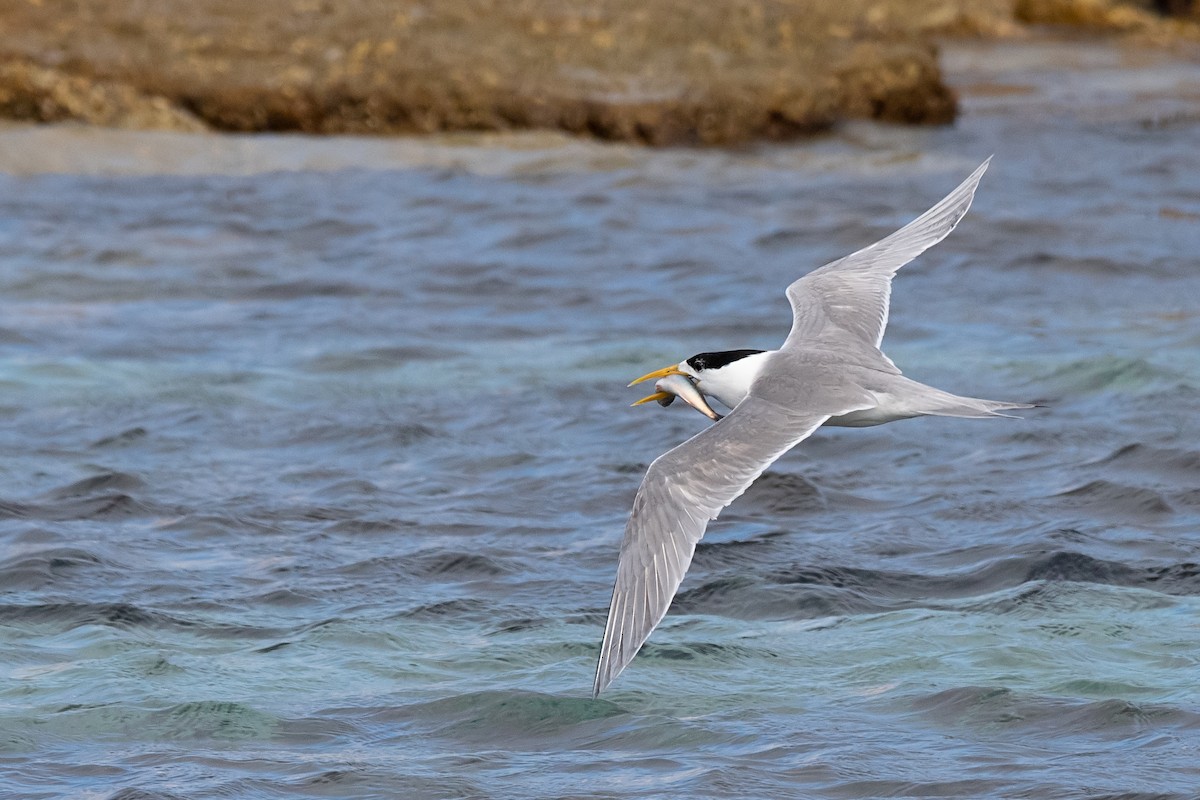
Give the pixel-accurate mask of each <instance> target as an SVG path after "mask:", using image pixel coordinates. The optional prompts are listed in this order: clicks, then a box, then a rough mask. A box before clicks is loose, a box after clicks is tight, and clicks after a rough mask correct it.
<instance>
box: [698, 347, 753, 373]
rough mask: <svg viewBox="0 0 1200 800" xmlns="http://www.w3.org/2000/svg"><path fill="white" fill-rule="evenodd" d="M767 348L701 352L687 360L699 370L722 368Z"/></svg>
mask: <svg viewBox="0 0 1200 800" xmlns="http://www.w3.org/2000/svg"><path fill="white" fill-rule="evenodd" d="M765 352H767V351H766V350H720V351H718V352H715V353H699V354H697V355H694V356H692V357H691V358H689V359H688V360H687V363H688V366H689V367H691V368H692V369H694V370H696V371H697V372H699V371H700V370H703V369H720V368H721V367H723V366H725V365H726V364H732V363H733V362H734V361H739V360H741V359H743V358H745V357H746V356H752V355H756V354H757V353H765Z"/></svg>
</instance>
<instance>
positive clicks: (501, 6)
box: [0, 0, 1192, 144]
mask: <svg viewBox="0 0 1200 800" xmlns="http://www.w3.org/2000/svg"><path fill="white" fill-rule="evenodd" d="M1174 2H1176V3H1180V2H1185V0H1174ZM1110 6H1113V3H1111V2H1108V0H1036V2H1035V0H728V2H721V3H697V2H692V0H590V1H589V2H583V0H438V2H436V3H428V2H427V3H420V2H412V1H411V0H355V2H352V3H350V2H345V3H339V2H335V1H334V0H256V2H245V0H139V2H127V0H12V2H7V3H3V4H0V30H3V31H5V35H4V36H3V38H2V39H0V116H4V117H8V118H12V119H22V120H32V121H39V122H52V121H62V120H77V121H81V122H87V123H94V124H100V125H110V126H121V127H139V128H167V129H179V130H194V129H197V128H199V127H208V128H213V129H217V130H226V131H266V130H272V131H304V132H311V133H346V132H350V133H378V134H385V133H403V132H432V131H442V130H503V129H510V128H556V129H561V130H566V131H571V132H576V133H582V134H590V135H594V136H598V137H601V138H607V139H622V140H634V141H643V142H647V143H651V144H670V143H690V144H730V143H736V142H741V141H746V140H751V139H762V138H768V139H779V138H786V137H791V136H795V135H798V134H803V133H806V132H811V131H815V130H820V129H823V128H826V127H828V126H829V125H831V124H833V123H835V122H836V121H837V120H839V119H843V118H847V117H867V118H873V119H880V120H888V121H897V122H908V123H943V122H948V121H950V120H952V119H953V117H954V114H955V110H956V104H955V98H954V95H953V93H952V92H951V91H950V90H949V89H948V88H947V86H946V84H945V83H944V82H943V80H942V76H941V73H940V71H939V68H938V64H937V58H936V50H935V47H934V45H933V44H932V43H931V41H932V39H931V37H935V36H975V37H987V38H991V37H1001V36H1019V35H1024V30H1025V29H1024V28H1023V27H1022V26H1023V23H1026V22H1032V23H1048V24H1071V25H1084V26H1092V27H1097V28H1100V29H1103V30H1106V31H1112V30H1118V31H1124V30H1129V31H1142V32H1144V31H1145V30H1146V25H1147V24H1151V25H1152V24H1159V23H1162V24H1166V21H1164V20H1161V18H1159V17H1158V16H1157V15H1155V14H1154V13H1153V12H1152V11H1149V10H1146V9H1145V8H1140V7H1139V8H1134V7H1126V6H1124V5H1122V6H1120V8H1119V9H1118V10H1119V12H1120V14H1124V15H1125V17H1122V19H1125V18H1131V19H1135V20H1136V21H1135V22H1133V23H1126V22H1121V23H1119V24H1114V23H1113V22H1112V19H1111V15H1110V16H1108V17H1106V16H1105V15H1104V14H1103V13H1099V12H1097V13H1093V12H1095V11H1096V9H1100V10H1101V11H1103V9H1104V8H1108V7H1110ZM1063 9H1066V11H1063ZM1072 9H1084V11H1083V12H1080V13H1074V12H1073V11H1072ZM1072 14H1074V16H1072ZM1081 15H1082V16H1081ZM1130 15H1133V16H1132V17H1130ZM1118 16H1120V15H1118ZM1170 24H1173V25H1177V26H1183V25H1189V24H1192V23H1182V22H1178V21H1170Z"/></svg>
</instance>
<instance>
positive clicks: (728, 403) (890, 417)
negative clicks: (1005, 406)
mask: <svg viewBox="0 0 1200 800" xmlns="http://www.w3.org/2000/svg"><path fill="white" fill-rule="evenodd" d="M778 353H779V351H778V350H766V351H764V352H761V353H753V354H751V355H748V356H745V357H743V358H739V359H738V360H736V361H732V362H730V363H728V364H725V365H723V366H720V367H717V368H715V369H712V368H710V369H696V368H695V367H693V366H692V365H691V364H689V363H688V362H687V361H680V362H679V365H678V368H679V371H680V372H684V373H687V375H688V376H689V377H690V378H691V379H692V381H693V382H694V383H695V385H696V389H698V390H699V391H700V393H701V394H703V395H705V396H706V397H711V398H713V399H715V400H716V401H717V402H719V403H720V404H721V405H723V406H725V407H726V408H729V409H734V408H737V406H738V404H739V403H741V402H742V401H743V400H745V399H746V396H747V395H749V394H750V387H751V386H753V385H754V382H755V381H756V380H758V376H759V374H760V373H761V372H762V371H763V370H764V369H766V368H767V365H768V364H769V362H770V360H771V359H772V358H773V357H774V356H776V355H777V354H778ZM888 364H889V366H890V362H888ZM867 377H868V380H867V381H864V383H866V384H867V385H866V386H864V387H863V388H864V389H866V391H867V394H868V395H869V397H870V402H871V404H872V405H871V407H870V408H864V409H860V410H857V411H850V412H848V413H846V414H838V415H836V416H832V417H830V418H829V419H828V420H826V421H825V423H824V427H832V428H869V427H871V426H873V425H883V424H885V423H888V422H895V421H896V420H901V419H912V418H913V417H922V416H927V415H930V414H936V415H939V416H968V417H974V416H990V415H991V414H993V413H994V412H995V409H992V408H990V407H989V408H987V409H983V408H980V407H979V406H978V405H977V404H978V403H979V402H983V403H989V404H990V403H991V401H987V400H985V401H977V400H976V399H975V398H970V397H958V396H957V395H952V394H949V393H947V392H943V391H941V390H940V389H934V388H933V387H932V386H926V385H924V384H920V383H917V382H916V381H911V380H909V379H907V378H904V377H903V376H901V375H899V374H897V373H894V372H893V371H891V370H880V371H879V374H878V375H877V376H875V378H876V380H875V381H871V380H869V378H870V375H869V371H868V374H867ZM872 384H875V385H874V386H872ZM959 401H961V402H959ZM955 408H957V409H958V413H951V412H952V410H953V409H955ZM980 412H986V413H983V414H981V413H980Z"/></svg>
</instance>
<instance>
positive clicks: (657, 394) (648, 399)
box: [629, 392, 675, 406]
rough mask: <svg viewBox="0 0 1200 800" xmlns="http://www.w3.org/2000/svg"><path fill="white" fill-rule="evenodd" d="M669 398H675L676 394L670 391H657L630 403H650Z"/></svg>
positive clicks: (638, 404) (637, 404)
mask: <svg viewBox="0 0 1200 800" xmlns="http://www.w3.org/2000/svg"><path fill="white" fill-rule="evenodd" d="M667 398H670V399H672V400H674V399H675V395H673V394H671V393H670V392H655V393H654V394H652V395H649V396H648V397H643V398H642V399H641V400H635V401H634V402H632V403H630V404H629V405H630V406H640V405H641V404H642V403H649V402H651V401H653V400H657V401H659V402H662V401H663V400H666V399H667Z"/></svg>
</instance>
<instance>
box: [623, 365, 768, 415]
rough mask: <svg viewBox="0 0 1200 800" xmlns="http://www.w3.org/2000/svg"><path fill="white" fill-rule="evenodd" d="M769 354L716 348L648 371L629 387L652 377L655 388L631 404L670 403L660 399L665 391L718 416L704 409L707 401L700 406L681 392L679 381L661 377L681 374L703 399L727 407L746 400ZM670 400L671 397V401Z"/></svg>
mask: <svg viewBox="0 0 1200 800" xmlns="http://www.w3.org/2000/svg"><path fill="white" fill-rule="evenodd" d="M770 355H771V353H770V351H766V350H719V351H716V352H712V353H697V354H696V355H694V356H692V357H691V358H687V359H684V360H683V361H680V362H679V363H678V364H672V365H671V366H669V367H663V368H662V369H658V370H655V371H654V372H650V373H647V374H645V375H643V376H642V377H640V378H638V379H637V380H635V381H633V383H630V384H629V385H630V386H634V385H636V384H639V383H641V382H643V381H648V380H651V379H652V378H658V379H660V380H659V383H657V384H655V388H656V389H657V390H658V391H657V392H656V393H655V394H652V395H650V396H649V397H644V398H642V399H641V400H639V401H638V402H637V403H634V405H640V404H641V403H645V402H649V401H650V400H658V401H659V403H661V404H662V405H669V404H670V400H667V401H666V402H663V400H664V398H663V397H660V395H662V394H663V393H664V392H671V393H674V394H678V395H679V396H680V397H682V398H683V399H684V400H685V401H687V403H688V404H689V405H691V406H692V407H693V408H695V409H696V410H697V411H699V412H700V413H702V414H704V415H705V416H707V417H709V419H714V420H715V419H720V415H716V416H714V414H715V412H713V413H709V412H710V411H712V409H711V408H709V409H708V411H706V410H705V409H706V408H708V406H707V403H705V405H704V407H703V408H702V407H701V406H699V405H697V404H696V403H694V402H692V400H691V399H689V398H688V397H687V396H686V394H685V393H684V392H686V388H685V387H684V386H683V384H682V383H673V384H665V385H664V380H665V379H667V378H670V377H671V376H682V377H683V378H685V379H687V381H688V382H689V383H690V384H691V385H692V386H693V387H695V390H696V391H698V392H699V393H700V394H701V395H702V396H703V398H704V399H707V398H712V399H714V400H716V401H717V402H718V403H720V404H721V405H723V406H725V407H726V408H729V409H732V408H736V407H737V404H738V403H740V402H742V400H744V399H745V397H746V394H747V393H749V391H750V384H752V383H754V379H755V378H757V377H758V374H759V373H760V372H762V369H763V367H764V366H765V365H766V363H767V359H768V357H769V356H770ZM675 389H683V390H684V392H677V391H674V390H675ZM668 396H669V395H668ZM673 399H674V398H673V397H672V398H671V400H673Z"/></svg>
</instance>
